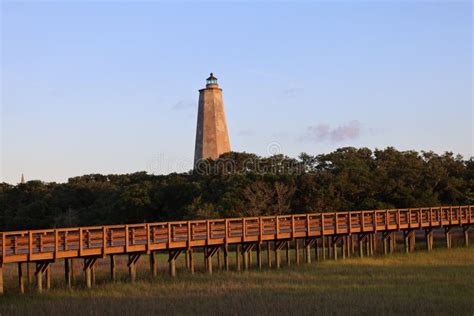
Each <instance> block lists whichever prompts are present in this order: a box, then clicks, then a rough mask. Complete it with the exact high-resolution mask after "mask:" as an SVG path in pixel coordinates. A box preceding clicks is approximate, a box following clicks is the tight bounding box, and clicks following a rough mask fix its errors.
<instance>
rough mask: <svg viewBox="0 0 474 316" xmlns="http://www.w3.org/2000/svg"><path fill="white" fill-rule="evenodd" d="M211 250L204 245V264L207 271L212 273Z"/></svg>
mask: <svg viewBox="0 0 474 316" xmlns="http://www.w3.org/2000/svg"><path fill="white" fill-rule="evenodd" d="M211 252H212V250H210V249H209V248H207V247H206V266H207V273H209V274H212V253H211Z"/></svg>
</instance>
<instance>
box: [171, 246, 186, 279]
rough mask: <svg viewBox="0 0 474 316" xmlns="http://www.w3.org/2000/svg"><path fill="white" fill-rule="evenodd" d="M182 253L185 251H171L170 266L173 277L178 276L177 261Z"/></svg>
mask: <svg viewBox="0 0 474 316" xmlns="http://www.w3.org/2000/svg"><path fill="white" fill-rule="evenodd" d="M182 251H183V249H175V250H170V251H169V257H168V264H169V269H170V275H171V276H172V277H175V276H176V259H178V257H179V255H180V254H181V252H182Z"/></svg>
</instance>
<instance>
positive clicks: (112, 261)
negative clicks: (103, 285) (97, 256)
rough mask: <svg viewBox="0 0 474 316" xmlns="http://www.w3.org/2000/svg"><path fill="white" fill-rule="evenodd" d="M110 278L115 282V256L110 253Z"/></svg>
mask: <svg viewBox="0 0 474 316" xmlns="http://www.w3.org/2000/svg"><path fill="white" fill-rule="evenodd" d="M109 258H110V279H111V280H112V282H115V281H116V279H117V273H116V268H115V256H114V255H110V256H109Z"/></svg>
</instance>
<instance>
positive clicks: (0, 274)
mask: <svg viewBox="0 0 474 316" xmlns="http://www.w3.org/2000/svg"><path fill="white" fill-rule="evenodd" d="M4 293H5V289H4V287H3V264H2V263H0V295H3V294H4Z"/></svg>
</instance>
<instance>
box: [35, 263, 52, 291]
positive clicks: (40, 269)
mask: <svg viewBox="0 0 474 316" xmlns="http://www.w3.org/2000/svg"><path fill="white" fill-rule="evenodd" d="M49 264H50V261H40V262H37V263H36V271H35V276H36V286H37V290H38V292H39V293H41V292H43V274H44V272H45V271H47V270H48V269H49Z"/></svg>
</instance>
